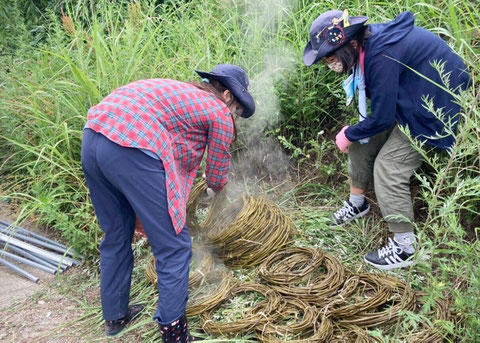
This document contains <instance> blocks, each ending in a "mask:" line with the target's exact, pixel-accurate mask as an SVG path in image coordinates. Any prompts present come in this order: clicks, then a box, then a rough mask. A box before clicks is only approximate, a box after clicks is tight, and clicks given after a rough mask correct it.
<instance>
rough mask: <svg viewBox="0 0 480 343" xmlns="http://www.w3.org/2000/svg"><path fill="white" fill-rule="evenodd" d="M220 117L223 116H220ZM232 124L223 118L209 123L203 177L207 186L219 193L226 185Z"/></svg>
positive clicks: (229, 119)
mask: <svg viewBox="0 0 480 343" xmlns="http://www.w3.org/2000/svg"><path fill="white" fill-rule="evenodd" d="M220 115H221V116H222V117H223V116H224V115H223V114H220ZM233 134H234V130H233V122H232V120H231V118H230V117H226V116H224V117H223V118H222V119H220V118H218V119H217V120H213V121H212V122H211V123H210V129H209V131H208V139H207V146H208V150H207V161H206V167H205V175H206V179H205V181H206V182H207V185H208V187H209V188H211V189H213V190H214V191H215V192H219V191H221V190H222V189H223V187H224V186H225V185H226V184H227V181H228V180H227V174H228V170H229V167H230V157H231V155H230V144H231V143H232V140H233Z"/></svg>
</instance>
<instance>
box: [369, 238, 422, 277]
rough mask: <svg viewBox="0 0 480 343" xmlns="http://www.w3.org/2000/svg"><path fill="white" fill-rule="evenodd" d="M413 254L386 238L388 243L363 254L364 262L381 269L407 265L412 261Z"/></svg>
mask: <svg viewBox="0 0 480 343" xmlns="http://www.w3.org/2000/svg"><path fill="white" fill-rule="evenodd" d="M413 254H414V252H412V253H408V252H406V251H405V250H404V249H403V248H402V246H401V245H400V244H398V243H397V242H395V241H394V240H393V239H391V238H389V239H388V245H386V246H384V247H383V248H380V249H378V250H374V251H370V252H369V253H368V254H366V255H365V258H364V260H365V262H367V263H369V264H371V265H372V266H374V267H377V268H379V269H383V270H390V269H395V268H403V267H408V266H410V265H411V264H412V263H413Z"/></svg>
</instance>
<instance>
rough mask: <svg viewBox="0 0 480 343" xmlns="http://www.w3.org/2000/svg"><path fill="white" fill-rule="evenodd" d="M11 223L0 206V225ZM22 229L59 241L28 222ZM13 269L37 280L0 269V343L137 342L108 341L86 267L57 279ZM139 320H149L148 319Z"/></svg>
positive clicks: (136, 336) (135, 336)
mask: <svg viewBox="0 0 480 343" xmlns="http://www.w3.org/2000/svg"><path fill="white" fill-rule="evenodd" d="M15 217H16V215H15V213H12V212H9V209H8V208H6V207H5V204H2V203H0V219H1V220H3V221H7V222H13V221H14V218H15ZM22 227H23V228H26V229H28V230H32V231H35V232H37V233H39V234H42V235H44V236H46V237H48V238H50V239H54V240H56V241H59V242H61V239H60V238H59V237H52V233H51V231H48V230H45V229H42V228H38V227H36V226H35V225H34V223H33V222H30V223H29V222H27V223H22ZM62 243H64V242H62ZM15 264H16V265H18V266H19V267H21V268H22V269H24V270H25V271H27V272H29V273H30V274H33V275H34V276H36V277H38V278H39V279H40V280H39V281H38V282H37V283H35V282H33V281H30V280H28V279H26V278H25V277H23V276H20V275H19V274H17V273H16V272H14V271H12V270H10V269H9V268H7V267H5V266H2V265H0V318H1V319H0V342H2V343H3V342H9V343H10V342H15V343H37V342H38V343H47V342H48V343H74V342H75V343H76V342H92V341H94V342H115V343H117V342H141V341H142V338H141V337H140V335H141V333H139V332H131V333H128V334H125V335H123V337H119V338H114V339H112V338H110V339H107V337H106V336H105V334H104V332H103V321H102V319H101V311H100V299H99V293H100V288H99V285H98V280H97V279H96V278H95V277H93V278H92V277H91V273H92V271H91V270H89V269H88V268H87V267H84V266H83V265H79V266H74V267H70V268H69V269H67V270H66V271H65V272H64V273H63V274H61V275H60V276H56V275H52V274H49V273H46V272H43V271H41V270H38V269H36V268H33V267H29V266H25V265H22V264H20V263H15ZM86 311H89V312H88V313H87V312H86ZM92 313H93V314H92ZM87 315H88V316H87ZM85 317H87V319H90V321H88V320H87V322H88V323H92V322H93V323H94V326H95V327H88V324H85V323H86V322H85V321H83V319H84V318H85ZM142 317H143V318H144V319H148V318H147V317H149V315H148V314H145V315H144V316H142Z"/></svg>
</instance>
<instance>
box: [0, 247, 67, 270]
mask: <svg viewBox="0 0 480 343" xmlns="http://www.w3.org/2000/svg"><path fill="white" fill-rule="evenodd" d="M0 257H6V258H8V259H10V260H14V261H16V262H21V263H23V264H26V265H27V266H30V267H34V268H37V269H40V270H43V271H44V272H47V273H50V274H53V275H55V273H56V272H57V271H56V270H55V269H53V268H50V267H45V266H44V265H43V264H40V263H37V262H33V261H30V260H27V259H26V258H23V257H20V256H17V255H15V254H12V253H9V252H6V251H0Z"/></svg>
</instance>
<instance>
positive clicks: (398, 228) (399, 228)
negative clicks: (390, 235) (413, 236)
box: [387, 222, 414, 233]
mask: <svg viewBox="0 0 480 343" xmlns="http://www.w3.org/2000/svg"><path fill="white" fill-rule="evenodd" d="M387 224H388V230H389V231H390V232H397V233H400V232H413V231H414V229H413V225H412V224H411V223H405V222H401V223H394V222H388V223H387Z"/></svg>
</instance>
